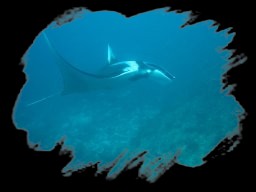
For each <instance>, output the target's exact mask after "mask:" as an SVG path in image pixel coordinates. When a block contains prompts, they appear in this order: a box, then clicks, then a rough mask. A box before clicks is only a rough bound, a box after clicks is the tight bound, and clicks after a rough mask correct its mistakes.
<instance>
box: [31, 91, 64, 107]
mask: <svg viewBox="0 0 256 192" xmlns="http://www.w3.org/2000/svg"><path fill="white" fill-rule="evenodd" d="M60 94H61V92H58V93H54V94H52V95H49V96H47V97H44V98H42V99H39V100H36V101H34V102H32V103H29V104H27V107H30V106H32V105H35V104H38V103H41V102H43V101H46V100H47V99H50V98H52V97H54V96H57V95H60Z"/></svg>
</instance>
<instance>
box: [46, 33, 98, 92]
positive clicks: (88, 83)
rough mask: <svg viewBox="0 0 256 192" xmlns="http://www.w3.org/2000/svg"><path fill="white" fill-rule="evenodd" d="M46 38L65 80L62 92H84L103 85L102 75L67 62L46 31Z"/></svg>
mask: <svg viewBox="0 0 256 192" xmlns="http://www.w3.org/2000/svg"><path fill="white" fill-rule="evenodd" d="M43 36H44V39H45V41H46V43H47V45H48V47H49V49H50V51H51V52H52V54H53V56H54V57H55V59H56V64H57V65H58V68H59V70H60V72H61V76H62V80H63V91H62V94H63V95H66V94H71V93H75V92H83V91H85V90H89V89H94V88H97V87H99V86H100V85H101V86H103V82H102V80H101V79H102V76H98V75H95V74H90V73H87V72H84V71H82V70H80V69H78V68H76V67H74V66H73V65H72V64H70V63H69V62H67V61H66V60H65V59H64V58H63V57H62V56H61V55H60V54H59V53H58V52H57V50H56V49H55V48H54V47H53V45H52V44H51V42H50V41H49V39H48V37H47V35H46V33H45V32H43Z"/></svg>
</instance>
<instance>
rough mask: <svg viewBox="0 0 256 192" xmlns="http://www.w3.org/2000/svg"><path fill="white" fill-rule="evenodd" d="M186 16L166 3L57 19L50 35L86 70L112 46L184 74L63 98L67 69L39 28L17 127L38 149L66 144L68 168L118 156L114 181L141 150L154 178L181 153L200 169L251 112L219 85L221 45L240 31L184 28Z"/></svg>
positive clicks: (144, 171) (127, 56) (121, 54)
mask: <svg viewBox="0 0 256 192" xmlns="http://www.w3.org/2000/svg"><path fill="white" fill-rule="evenodd" d="M187 19H188V13H184V14H177V13H173V12H171V13H169V12H166V11H165V9H158V10H154V11H150V12H146V13H143V14H139V15H136V16H133V17H130V18H125V17H124V16H122V15H120V14H118V13H116V12H110V11H100V12H89V11H85V10H84V11H83V12H82V13H81V14H80V17H78V18H77V19H75V20H73V21H72V22H70V23H66V24H64V25H62V26H58V25H56V22H53V23H51V24H50V25H49V26H48V27H47V28H46V29H45V30H44V32H45V34H47V37H48V39H49V41H50V42H51V44H52V45H53V46H54V48H55V49H56V50H57V51H58V53H59V54H60V55H61V56H62V57H63V58H64V59H65V60H66V61H67V62H68V63H70V64H71V65H72V66H74V67H76V68H79V69H80V70H82V71H86V72H89V73H96V72H97V70H99V69H100V68H101V67H103V66H104V65H106V63H107V45H108V44H110V45H111V47H112V49H113V52H114V53H115V55H116V57H117V58H118V59H119V60H143V61H149V62H152V63H154V64H156V65H159V66H162V67H164V68H165V69H166V70H168V71H169V72H170V73H172V74H173V75H175V76H176V79H175V80H174V81H173V82H172V83H170V84H167V85H163V84H160V83H158V82H155V81H147V80H143V81H134V82H132V83H129V84H125V83H124V84H123V85H122V86H121V87H120V88H115V89H98V90H88V91H83V92H82V93H71V94H69V95H64V96H62V95H60V94H58V93H60V92H61V90H62V89H63V74H62V73H61V72H60V69H59V68H58V65H57V64H56V63H57V62H58V61H57V60H56V55H54V53H53V52H52V51H51V49H50V48H49V46H48V44H47V42H46V40H45V38H43V35H42V33H40V34H39V35H38V36H37V37H36V39H35V41H34V43H33V44H32V45H31V47H30V48H29V49H28V51H27V52H26V54H25V55H24V57H23V60H24V61H25V67H24V72H25V74H26V77H27V82H26V84H25V85H24V87H23V88H22V90H21V92H20V95H19V97H18V100H17V102H16V105H15V109H14V114H13V119H14V123H15V125H16V127H17V128H18V129H24V130H27V131H28V134H29V143H30V145H31V146H33V145H34V144H39V147H38V148H37V150H50V149H52V148H53V147H54V146H55V144H56V143H57V142H58V141H60V140H64V141H65V143H64V145H65V147H66V148H68V149H70V150H72V151H73V155H74V158H73V160H72V161H71V162H70V163H69V164H68V165H67V166H66V167H65V168H64V170H63V172H66V171H68V170H70V169H72V170H76V169H78V168H81V167H83V166H84V165H86V164H88V163H95V162H100V166H101V169H104V168H105V167H107V166H108V165H110V164H111V162H113V161H114V160H118V161H117V163H116V165H115V167H114V168H113V169H112V170H111V172H110V173H109V175H108V177H109V178H115V176H116V175H117V174H118V173H119V172H120V171H121V170H122V169H123V167H124V166H125V165H126V164H127V163H128V162H129V160H131V159H132V158H134V157H135V156H136V155H138V154H140V153H141V152H143V151H147V153H146V154H145V155H144V156H143V158H141V160H143V161H144V164H143V166H142V168H141V170H140V175H146V177H147V178H148V180H149V181H155V180H156V179H157V178H158V176H160V175H161V173H163V172H164V168H168V167H170V166H171V164H170V161H171V160H172V159H173V158H174V157H176V162H177V163H179V164H182V165H185V166H191V167H196V166H199V165H202V164H203V163H204V162H203V160H202V158H203V157H204V156H205V155H207V154H208V153H209V152H210V151H211V150H212V149H213V148H214V147H215V146H216V145H217V144H218V143H219V142H221V141H222V140H223V139H224V138H225V137H227V136H228V135H230V134H232V133H234V132H235V131H237V130H238V123H239V119H238V115H239V114H241V113H242V112H243V109H242V108H241V106H240V105H239V104H238V103H237V102H236V101H235V99H234V98H233V97H232V96H230V95H228V94H227V91H223V90H222V83H221V79H222V74H223V73H224V72H225V71H226V70H227V69H228V62H229V61H228V57H229V56H230V55H231V53H230V52H228V51H223V50H222V48H223V47H225V46H226V45H227V44H228V43H229V42H231V41H232V38H233V36H234V34H228V33H227V30H226V31H221V32H218V33H217V32H216V31H215V30H216V28H215V27H212V24H213V21H205V22H201V23H198V24H196V25H193V26H187V27H185V28H181V27H180V26H181V25H182V24H184V22H185V21H186V20H187ZM51 95H54V96H52V97H49V98H48V99H44V100H42V101H41V102H38V103H35V104H32V105H30V104H31V103H33V102H35V101H38V100H41V99H42V98H46V97H48V96H51ZM159 157H161V159H160V160H159V159H158V158H159ZM161 165H162V166H161ZM100 171H101V170H99V172H100Z"/></svg>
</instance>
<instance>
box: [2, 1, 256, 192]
mask: <svg viewBox="0 0 256 192" xmlns="http://www.w3.org/2000/svg"><path fill="white" fill-rule="evenodd" d="M80 6H84V7H86V8H88V9H91V10H94V11H95V10H115V11H118V12H121V13H123V14H124V15H126V16H131V15H134V14H137V13H140V12H144V11H147V10H152V9H156V8H161V7H167V6H171V8H172V10H175V11H179V12H182V11H190V10H192V11H193V17H192V20H191V22H190V23H191V24H192V23H196V22H199V21H202V20H205V19H213V20H216V21H218V22H219V23H220V27H219V28H220V29H224V28H227V27H233V29H234V31H235V32H236V37H235V39H234V41H233V42H232V43H231V44H230V45H229V46H228V48H229V49H234V50H236V51H235V52H234V58H237V61H238V60H239V59H240V58H239V55H240V56H241V54H245V55H246V56H247V57H248V59H247V61H246V62H245V63H244V64H243V65H240V66H238V67H235V68H233V69H232V70H230V71H229V72H228V74H227V78H226V81H227V82H229V83H236V84H237V86H236V88H235V91H233V94H234V95H235V96H236V98H237V100H238V101H239V102H240V103H241V105H242V106H243V107H244V108H245V109H246V111H247V113H248V115H247V117H246V119H244V120H243V121H242V125H243V130H242V140H241V143H240V144H239V145H238V146H237V147H236V149H235V150H234V151H232V152H230V153H228V154H227V155H225V156H221V155H220V153H218V152H216V151H215V154H214V155H213V156H214V158H211V157H208V158H207V159H209V162H208V163H206V164H205V165H203V166H201V167H198V168H187V167H183V166H179V165H175V166H174V167H172V169H171V170H170V171H167V173H165V174H164V175H163V176H162V177H161V178H160V179H159V180H158V181H157V182H156V183H154V184H148V183H146V182H144V181H143V180H140V179H138V178H137V171H138V170H137V169H138V168H135V169H133V170H131V171H126V172H124V173H122V174H121V175H120V176H119V177H118V178H117V179H116V180H114V181H105V179H104V176H102V177H97V178H96V177H94V176H93V175H94V172H95V170H96V166H92V167H90V168H88V169H86V171H85V172H82V173H77V174H75V175H74V176H73V177H70V178H63V177H62V175H61V173H60V170H61V168H62V167H63V166H64V165H65V164H66V163H67V162H68V161H69V160H70V156H69V154H68V153H67V154H66V155H65V154H64V155H61V156H60V155H59V151H60V149H61V144H60V145H57V146H56V147H55V149H54V150H52V151H50V152H35V151H33V150H32V149H29V148H28V146H27V141H26V133H25V132H24V131H21V130H16V129H15V127H14V126H13V124H12V120H11V115H12V109H13V105H14V102H15V100H16V97H17V95H18V93H19V91H20V89H21V87H22V85H23V84H24V82H25V76H24V74H23V73H22V72H21V71H22V65H18V64H19V63H20V58H21V57H22V55H23V54H24V52H25V51H26V50H27V48H28V47H29V46H30V44H31V43H32V42H33V39H34V38H35V36H36V35H37V34H38V33H39V32H40V31H41V30H42V29H43V28H45V27H46V25H47V24H48V23H50V22H51V21H52V20H53V19H54V18H56V17H57V16H59V15H61V14H63V13H64V11H65V10H68V9H71V8H74V7H80ZM3 8H6V10H7V12H6V13H4V12H3V13H4V16H3V17H2V18H3V26H5V27H6V28H5V29H4V31H7V33H8V34H7V36H6V39H5V40H7V45H6V49H5V51H6V50H7V51H6V52H7V54H5V56H7V58H6V60H5V62H4V63H5V65H4V70H2V72H4V74H3V75H2V77H4V78H3V80H2V83H3V85H4V86H3V88H4V93H3V94H2V96H1V100H2V101H4V102H3V107H1V108H3V109H4V111H3V115H1V116H2V117H3V118H1V119H3V121H2V120H1V121H2V122H3V125H2V126H1V127H3V130H4V132H3V133H2V134H1V139H2V141H5V144H4V145H3V146H2V155H1V159H2V160H3V161H4V163H3V165H4V166H3V168H2V170H3V171H4V172H2V173H3V174H4V182H3V183H8V182H11V183H13V185H8V186H9V188H10V187H13V186H15V185H14V184H16V183H19V184H22V185H23V186H24V187H27V186H30V185H31V184H32V183H36V184H38V185H39V186H50V184H51V185H53V184H57V186H58V187H60V188H62V187H84V188H85V187H87V188H88V186H93V187H94V188H95V189H94V190H88V191H113V190H114V189H117V190H118V191H126V190H127V191H131V190H135V187H142V188H143V190H142V191H165V190H166V191H169V190H171V189H174V188H176V187H178V188H179V189H183V188H189V189H190V190H193V189H204V190H208V189H212V188H213V187H214V188H216V189H219V190H221V189H224V188H225V189H229V190H235V189H236V188H237V186H239V187H243V188H244V190H246V188H247V187H248V188H249V187H250V186H252V183H251V181H250V180H251V177H250V175H249V172H251V171H253V170H255V166H254V162H253V159H252V154H251V153H252V151H253V128H255V127H256V126H254V125H255V122H254V121H253V117H256V116H255V111H254V108H253V106H256V105H253V103H252V102H253V98H256V97H255V94H254V93H253V90H252V89H251V88H250V87H249V86H248V85H252V82H253V71H254V70H253V67H252V65H253V64H252V63H253V54H252V53H253V52H252V48H251V47H250V46H249V45H250V44H252V43H251V42H252V39H253V36H252V33H250V32H252V30H253V29H252V28H253V24H252V23H251V22H253V18H252V17H253V14H252V13H253V12H252V8H253V5H252V3H251V2H250V1H249V0H243V1H232V2H223V1H221V0H208V1H205V0H202V1H199V0H193V1H192V0H157V1H155V0H136V1H135V0H122V1H121V0H116V1H114V0H72V1H64V0H55V1H51V0H38V1H29V0H25V1H22V2H21V1H10V2H8V3H6V4H4V5H3ZM254 104H255V103H254ZM253 115H254V116H253ZM1 124H2V123H1ZM216 154H217V155H216ZM213 156H212V157H213ZM205 184H206V185H208V187H209V188H208V189H206V188H205V187H204V185H205ZM22 185H19V186H22ZM100 189H102V190H100Z"/></svg>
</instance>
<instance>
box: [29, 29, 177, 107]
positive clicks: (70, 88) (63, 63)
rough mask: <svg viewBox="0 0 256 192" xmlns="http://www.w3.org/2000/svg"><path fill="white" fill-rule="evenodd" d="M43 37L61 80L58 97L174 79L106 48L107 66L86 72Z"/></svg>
mask: <svg viewBox="0 0 256 192" xmlns="http://www.w3.org/2000/svg"><path fill="white" fill-rule="evenodd" d="M42 35H43V37H44V39H45V41H46V43H47V46H48V48H49V49H50V51H51V53H52V55H53V56H54V57H55V59H56V62H55V63H56V64H57V65H58V68H59V70H60V72H61V76H62V80H63V89H62V91H61V92H60V93H58V94H60V95H68V94H72V93H79V92H85V91H89V90H103V89H116V88H118V87H124V86H127V85H128V84H130V83H135V82H137V81H140V80H142V79H144V80H145V79H146V80H157V81H159V80H160V81H161V82H164V83H169V82H171V81H172V80H173V79H175V76H174V75H172V74H171V73H170V72H168V71H167V70H165V69H164V68H162V67H160V66H157V65H155V64H152V63H149V62H146V61H136V60H125V61H121V60H118V59H116V57H115V55H114V53H113V51H112V48H111V47H110V45H109V44H108V46H107V51H108V54H107V63H106V64H105V65H104V67H102V68H101V69H100V70H99V71H98V72H97V73H88V72H85V71H83V70H81V69H79V68H77V67H75V66H74V65H72V64H71V63H69V62H68V61H67V60H66V59H65V58H64V57H63V56H62V55H61V54H59V53H58V51H57V50H56V49H55V48H54V46H53V45H52V43H51V42H50V40H49V38H48V36H47V34H46V33H45V32H42ZM55 95H56V94H53V95H50V96H48V97H45V98H43V99H40V100H38V101H35V102H33V103H30V104H29V105H33V104H36V103H38V102H41V101H43V100H46V99H48V98H50V97H53V96H55Z"/></svg>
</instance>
